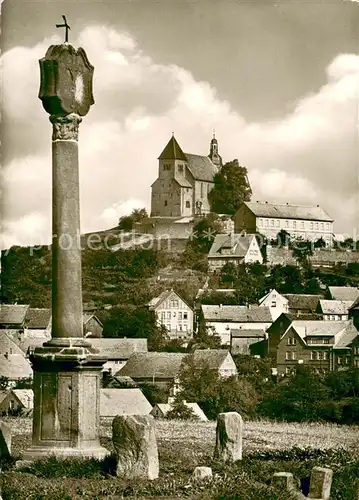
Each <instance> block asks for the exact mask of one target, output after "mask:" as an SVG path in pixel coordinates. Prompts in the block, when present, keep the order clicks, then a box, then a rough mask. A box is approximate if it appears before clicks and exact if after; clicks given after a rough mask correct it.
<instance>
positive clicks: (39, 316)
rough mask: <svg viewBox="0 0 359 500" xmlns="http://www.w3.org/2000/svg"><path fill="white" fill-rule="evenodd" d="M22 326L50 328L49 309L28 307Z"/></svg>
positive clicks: (33, 328)
mask: <svg viewBox="0 0 359 500" xmlns="http://www.w3.org/2000/svg"><path fill="white" fill-rule="evenodd" d="M24 326H25V328H26V329H27V330H50V328H51V309H49V308H40V307H29V308H28V309H27V311H26V315H25V325H24Z"/></svg>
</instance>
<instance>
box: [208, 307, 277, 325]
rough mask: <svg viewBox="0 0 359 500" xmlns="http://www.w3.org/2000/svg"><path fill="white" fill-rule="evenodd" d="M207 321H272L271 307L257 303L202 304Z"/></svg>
mask: <svg viewBox="0 0 359 500" xmlns="http://www.w3.org/2000/svg"><path fill="white" fill-rule="evenodd" d="M201 309H202V312H203V317H204V319H205V321H223V322H231V323H272V315H271V313H270V308H269V307H261V306H257V305H249V306H230V305H229V306H227V305H224V306H222V305H207V304H202V305H201Z"/></svg>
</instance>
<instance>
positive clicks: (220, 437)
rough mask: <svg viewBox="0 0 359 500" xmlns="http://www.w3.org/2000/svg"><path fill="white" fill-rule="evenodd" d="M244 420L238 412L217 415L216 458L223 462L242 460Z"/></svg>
mask: <svg viewBox="0 0 359 500" xmlns="http://www.w3.org/2000/svg"><path fill="white" fill-rule="evenodd" d="M242 439H243V420H242V417H241V416H240V415H239V413H237V412H234V411H233V412H228V413H220V414H219V415H218V417H217V429H216V447H215V450H214V458H215V459H216V460H220V461H223V462H236V461H237V460H242Z"/></svg>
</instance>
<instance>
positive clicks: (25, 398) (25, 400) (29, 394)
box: [11, 389, 34, 409]
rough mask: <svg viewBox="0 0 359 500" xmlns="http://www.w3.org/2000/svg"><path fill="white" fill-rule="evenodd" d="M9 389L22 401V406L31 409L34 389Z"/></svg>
mask: <svg viewBox="0 0 359 500" xmlns="http://www.w3.org/2000/svg"><path fill="white" fill-rule="evenodd" d="M11 391H12V392H13V393H14V394H15V396H16V397H17V399H18V400H19V401H20V402H21V403H22V405H23V406H24V408H29V409H31V408H33V407H34V391H33V390H32V389H12V390H11Z"/></svg>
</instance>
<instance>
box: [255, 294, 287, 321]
mask: <svg viewBox="0 0 359 500" xmlns="http://www.w3.org/2000/svg"><path fill="white" fill-rule="evenodd" d="M288 304H289V301H288V299H287V298H286V297H284V295H281V294H280V293H278V292H277V290H270V291H269V292H268V293H267V294H266V295H264V296H263V297H261V298H260V299H259V301H258V305H259V306H260V307H269V311H270V313H271V316H272V320H273V321H275V320H276V319H277V318H278V317H279V316H280V315H281V314H283V313H287V312H289V305H288Z"/></svg>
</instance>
